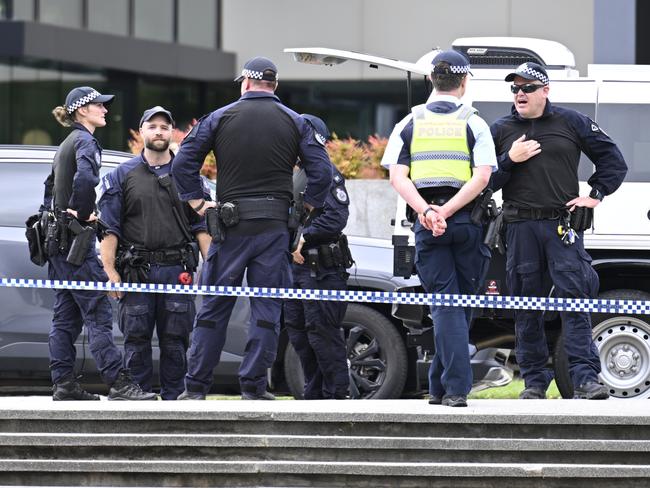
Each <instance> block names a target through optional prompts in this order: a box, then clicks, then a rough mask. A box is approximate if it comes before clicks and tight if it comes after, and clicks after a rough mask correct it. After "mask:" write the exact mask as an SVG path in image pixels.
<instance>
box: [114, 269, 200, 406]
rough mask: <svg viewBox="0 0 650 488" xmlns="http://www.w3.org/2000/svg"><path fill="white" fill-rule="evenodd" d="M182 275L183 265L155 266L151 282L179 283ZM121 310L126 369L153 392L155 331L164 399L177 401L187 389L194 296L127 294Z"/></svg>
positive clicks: (120, 306)
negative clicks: (152, 342) (152, 351)
mask: <svg viewBox="0 0 650 488" xmlns="http://www.w3.org/2000/svg"><path fill="white" fill-rule="evenodd" d="M181 272H183V266H182V265H180V264H179V265H172V266H161V265H157V264H152V265H151V269H150V270H149V277H148V281H149V283H164V284H170V285H174V284H178V275H179V274H180V273H181ZM118 308H119V317H120V330H121V331H122V334H124V356H125V357H124V362H125V365H126V367H127V368H129V369H130V370H131V374H132V375H133V378H134V379H135V381H136V382H137V383H139V384H140V386H142V388H143V389H144V390H146V391H152V384H151V379H152V376H153V362H152V357H151V339H152V337H153V332H154V330H155V331H156V335H157V336H158V346H159V348H160V367H159V373H160V396H161V398H162V399H163V400H175V399H176V398H177V397H178V395H180V394H181V393H182V392H183V390H184V389H185V384H184V379H185V373H186V372H187V361H186V357H185V354H186V351H187V347H188V343H189V337H190V332H191V331H192V324H193V323H194V317H195V315H196V308H195V306H194V296H192V295H181V294H176V295H175V294H161V293H125V294H124V296H123V297H122V298H121V299H120V302H119V307H118Z"/></svg>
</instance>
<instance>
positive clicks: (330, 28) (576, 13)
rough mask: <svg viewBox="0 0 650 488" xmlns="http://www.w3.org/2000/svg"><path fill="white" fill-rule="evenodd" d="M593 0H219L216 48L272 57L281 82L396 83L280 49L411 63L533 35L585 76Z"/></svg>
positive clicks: (390, 74)
mask: <svg viewBox="0 0 650 488" xmlns="http://www.w3.org/2000/svg"><path fill="white" fill-rule="evenodd" d="M595 1H597V0H571V1H567V0H544V1H543V2H534V1H527V2H523V1H517V0H490V1H485V0H435V1H434V0H401V1H396V0H352V1H351V0H330V1H329V2H326V3H322V2H315V1H312V0H310V1H305V0H274V1H272V2H269V1H268V0H248V1H246V2H241V1H239V0H222V2H223V19H224V22H223V26H222V27H223V33H222V34H223V37H222V39H223V49H224V50H226V51H231V52H235V53H237V57H238V64H239V65H241V64H242V63H243V62H244V61H246V59H248V58H251V57H253V56H257V55H264V56H268V57H270V58H272V59H273V60H274V61H276V62H277V64H278V69H279V71H280V79H281V80H282V79H283V78H284V79H373V78H391V79H392V78H399V79H401V77H402V75H401V74H399V73H397V72H395V71H392V70H386V71H379V72H377V71H374V70H368V69H367V68H363V67H362V66H360V65H358V64H356V65H354V64H349V65H347V64H343V65H340V66H337V67H332V68H323V67H315V66H309V65H301V64H299V63H295V62H294V61H293V60H292V59H291V56H290V55H288V54H284V53H283V52H282V51H283V49H284V48H285V47H315V46H319V47H332V48H338V49H346V50H350V51H360V52H366V53H370V54H376V55H381V56H385V57H392V58H398V59H402V60H405V61H415V60H417V59H418V58H419V57H420V56H421V55H422V54H424V53H425V52H427V51H429V50H431V49H432V48H434V47H438V46H440V47H449V45H450V44H451V42H452V41H453V40H454V39H455V38H458V37H476V36H520V37H539V38H543V39H550V40H554V41H558V42H561V43H563V44H565V45H566V46H567V47H568V48H569V49H570V50H571V51H573V53H574V54H575V56H576V62H577V64H578V69H580V70H581V71H582V72H583V73H586V67H587V64H589V63H593V61H594V2H595ZM627 1H628V0H624V2H627ZM611 3H615V4H618V3H619V2H618V1H617V2H611Z"/></svg>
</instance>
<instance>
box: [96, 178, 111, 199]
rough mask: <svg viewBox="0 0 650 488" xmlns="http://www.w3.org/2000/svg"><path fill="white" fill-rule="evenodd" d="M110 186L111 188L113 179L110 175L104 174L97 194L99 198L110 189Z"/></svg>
mask: <svg viewBox="0 0 650 488" xmlns="http://www.w3.org/2000/svg"><path fill="white" fill-rule="evenodd" d="M110 188H111V180H110V179H109V178H108V175H104V177H103V178H102V182H101V184H100V185H99V195H98V196H97V198H98V199H100V198H101V197H102V195H103V194H104V193H106V192H107V191H108V190H110Z"/></svg>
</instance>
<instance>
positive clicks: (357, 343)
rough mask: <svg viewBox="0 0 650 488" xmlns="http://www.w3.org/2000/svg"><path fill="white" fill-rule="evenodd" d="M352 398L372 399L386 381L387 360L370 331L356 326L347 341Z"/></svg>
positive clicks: (351, 330)
mask: <svg viewBox="0 0 650 488" xmlns="http://www.w3.org/2000/svg"><path fill="white" fill-rule="evenodd" d="M346 350H347V356H348V370H349V372H350V397H351V398H372V397H373V396H374V395H375V394H376V393H377V391H378V390H379V388H381V385H382V384H383V383H384V380H385V379H386V358H385V357H384V352H383V351H382V349H381V347H380V346H379V343H378V341H377V338H376V337H374V335H372V334H371V333H370V332H369V331H368V329H366V328H365V327H362V326H360V325H357V326H354V327H352V328H351V329H350V332H349V334H348V336H347V339H346Z"/></svg>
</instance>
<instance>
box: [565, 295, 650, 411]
mask: <svg viewBox="0 0 650 488" xmlns="http://www.w3.org/2000/svg"><path fill="white" fill-rule="evenodd" d="M598 298H599V299H604V300H650V294H648V293H645V292H642V291H638V290H610V291H606V292H604V293H602V294H601V295H600V296H599V297H598ZM591 322H592V327H593V329H592V335H593V338H594V342H595V343H596V347H597V348H598V354H599V356H600V365H601V369H602V370H601V373H600V375H599V377H598V379H599V381H600V383H602V384H603V385H605V386H607V388H608V390H609V394H610V395H611V396H612V397H615V398H648V395H649V394H650V322H649V321H648V316H647V315H617V314H604V313H594V314H592V315H591ZM553 364H554V369H555V382H556V384H557V387H558V390H559V391H560V393H561V395H562V397H563V398H573V383H572V381H571V377H570V375H569V363H568V359H567V356H566V353H565V351H564V336H563V335H560V337H559V338H558V340H557V343H556V345H555V351H554V353H553Z"/></svg>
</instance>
